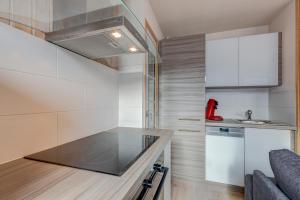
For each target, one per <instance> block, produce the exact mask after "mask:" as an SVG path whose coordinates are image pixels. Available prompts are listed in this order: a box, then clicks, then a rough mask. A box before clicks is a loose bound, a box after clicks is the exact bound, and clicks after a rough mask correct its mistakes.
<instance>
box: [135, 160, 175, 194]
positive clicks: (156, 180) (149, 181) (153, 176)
mask: <svg viewBox="0 0 300 200" xmlns="http://www.w3.org/2000/svg"><path fill="white" fill-rule="evenodd" d="M168 170H169V169H168V168H167V167H163V166H161V165H158V164H155V165H154V166H153V170H151V172H150V173H149V174H148V176H147V177H146V179H145V180H144V181H143V184H142V185H141V186H140V187H139V189H138V191H137V193H136V194H135V195H134V197H133V198H132V199H133V200H159V199H161V198H160V197H161V195H160V194H161V191H162V189H163V186H164V182H165V179H166V176H167V174H168Z"/></svg>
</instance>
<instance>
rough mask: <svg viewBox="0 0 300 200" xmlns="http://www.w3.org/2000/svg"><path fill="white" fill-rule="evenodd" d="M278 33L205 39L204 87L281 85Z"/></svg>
mask: <svg viewBox="0 0 300 200" xmlns="http://www.w3.org/2000/svg"><path fill="white" fill-rule="evenodd" d="M280 37H281V36H280V33H267V34H260V35H251V36H244V37H239V38H228V39H220V40H211V41H207V42H206V87H271V86H278V85H280V81H279V80H280V74H281V72H280V70H281V67H280V58H279V56H280V53H281V51H280V46H281V40H280Z"/></svg>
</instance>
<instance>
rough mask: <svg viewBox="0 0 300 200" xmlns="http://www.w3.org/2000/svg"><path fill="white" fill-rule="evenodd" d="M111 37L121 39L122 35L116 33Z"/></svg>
mask: <svg viewBox="0 0 300 200" xmlns="http://www.w3.org/2000/svg"><path fill="white" fill-rule="evenodd" d="M111 35H112V36H114V38H121V37H122V34H121V33H119V32H118V31H114V32H112V33H111Z"/></svg>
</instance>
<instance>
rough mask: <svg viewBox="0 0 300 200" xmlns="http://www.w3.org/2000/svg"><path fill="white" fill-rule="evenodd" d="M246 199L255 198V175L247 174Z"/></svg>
mask: <svg viewBox="0 0 300 200" xmlns="http://www.w3.org/2000/svg"><path fill="white" fill-rule="evenodd" d="M244 198H245V200H253V175H250V174H247V175H246V176H245V193H244Z"/></svg>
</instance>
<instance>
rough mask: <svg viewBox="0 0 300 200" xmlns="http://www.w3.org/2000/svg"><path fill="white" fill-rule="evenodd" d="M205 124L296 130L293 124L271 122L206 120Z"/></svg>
mask: <svg viewBox="0 0 300 200" xmlns="http://www.w3.org/2000/svg"><path fill="white" fill-rule="evenodd" d="M205 126H223V127H233V128H258V129H276V130H291V131H296V130H297V128H296V127H295V126H291V125H283V126H281V125H280V126H279V125H276V124H274V125H272V124H266V125H255V124H241V123H234V122H222V121H218V122H217V121H216V122H211V121H206V122H205Z"/></svg>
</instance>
